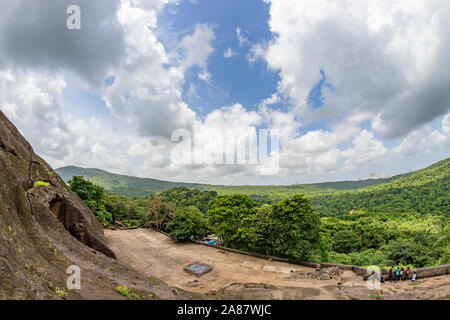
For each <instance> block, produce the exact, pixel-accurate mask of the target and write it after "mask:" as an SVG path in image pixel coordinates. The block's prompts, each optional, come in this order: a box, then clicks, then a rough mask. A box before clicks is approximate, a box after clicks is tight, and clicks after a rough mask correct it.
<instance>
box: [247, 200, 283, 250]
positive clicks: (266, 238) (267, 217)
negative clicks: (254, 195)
mask: <svg viewBox="0 0 450 320" xmlns="http://www.w3.org/2000/svg"><path fill="white" fill-rule="evenodd" d="M271 214H272V207H271V206H269V205H264V206H262V207H261V208H259V209H258V211H257V212H256V214H254V215H253V216H252V217H251V219H250V223H249V239H250V244H249V246H250V250H251V251H253V252H257V253H262V254H265V255H273V243H274V242H275V238H276V237H277V235H276V234H275V233H274V232H273V230H272V228H273V226H272V223H271V219H272V217H271Z"/></svg>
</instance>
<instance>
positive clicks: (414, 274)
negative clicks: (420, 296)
mask: <svg viewBox="0 0 450 320" xmlns="http://www.w3.org/2000/svg"><path fill="white" fill-rule="evenodd" d="M416 278H417V274H416V272H415V271H414V272H413V275H412V279H411V281H412V282H416V281H417V280H416Z"/></svg>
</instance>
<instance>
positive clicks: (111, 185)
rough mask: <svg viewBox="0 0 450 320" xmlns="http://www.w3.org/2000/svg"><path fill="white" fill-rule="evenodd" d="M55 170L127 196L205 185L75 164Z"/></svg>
mask: <svg viewBox="0 0 450 320" xmlns="http://www.w3.org/2000/svg"><path fill="white" fill-rule="evenodd" d="M56 172H57V173H58V174H59V175H60V176H61V178H62V179H64V181H66V182H67V181H69V180H70V179H71V178H72V177H73V176H81V177H84V178H86V179H88V180H89V181H91V182H92V183H94V184H96V185H98V186H100V187H103V188H105V189H106V190H108V191H111V192H113V193H116V194H121V195H126V196H128V197H145V196H149V195H152V194H155V193H158V192H161V191H165V190H168V189H172V188H178V187H182V186H184V187H187V188H190V189H202V190H203V189H205V186H206V185H200V184H195V183H182V182H170V181H163V180H157V179H150V178H138V177H131V176H126V175H120V174H114V173H110V172H107V171H104V170H100V169H90V168H88V169H85V168H80V167H75V166H68V167H63V168H59V169H56Z"/></svg>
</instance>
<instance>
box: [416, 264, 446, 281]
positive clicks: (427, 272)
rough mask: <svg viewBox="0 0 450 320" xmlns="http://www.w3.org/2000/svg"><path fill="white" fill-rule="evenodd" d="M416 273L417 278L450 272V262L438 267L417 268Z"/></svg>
mask: <svg viewBox="0 0 450 320" xmlns="http://www.w3.org/2000/svg"><path fill="white" fill-rule="evenodd" d="M416 274H417V279H420V278H427V277H436V276H442V275H444V274H450V264H446V265H443V266H436V267H427V268H418V269H417V270H416Z"/></svg>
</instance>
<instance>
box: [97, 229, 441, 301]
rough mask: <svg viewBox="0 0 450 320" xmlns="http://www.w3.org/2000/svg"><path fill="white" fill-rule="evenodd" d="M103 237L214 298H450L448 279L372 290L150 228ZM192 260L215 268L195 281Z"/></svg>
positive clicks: (121, 252) (144, 266)
mask: <svg viewBox="0 0 450 320" xmlns="http://www.w3.org/2000/svg"><path fill="white" fill-rule="evenodd" d="M105 237H106V240H107V244H108V245H109V246H110V248H111V249H112V250H113V251H114V252H115V254H116V255H117V258H118V259H119V261H121V262H123V263H126V264H128V265H129V266H131V267H132V268H134V269H136V270H138V271H140V272H141V273H143V274H144V275H146V276H148V277H152V278H153V277H155V278H158V279H160V280H161V281H164V282H165V283H167V284H169V285H170V286H174V287H178V288H181V289H184V290H187V291H191V292H196V293H207V294H208V296H211V297H215V298H238V299H368V297H369V295H370V294H376V297H377V298H387V299H389V298H390V297H391V298H392V297H393V296H395V297H396V298H405V299H417V298H428V299H436V298H446V297H450V276H442V277H439V278H440V279H438V278H432V279H424V280H423V281H422V282H420V283H419V284H417V285H413V284H412V283H411V282H409V281H406V282H403V283H398V284H397V283H396V284H390V283H388V284H385V285H383V286H382V289H381V291H377V292H374V291H369V290H368V289H367V286H366V282H365V281H363V280H362V279H361V277H358V276H357V275H355V274H354V273H353V272H352V271H345V272H344V273H343V274H341V276H340V277H337V278H336V279H333V280H316V279H305V277H304V275H305V274H306V273H309V272H312V273H314V272H315V270H314V269H312V268H307V267H302V266H297V265H292V264H288V263H282V262H275V261H269V260H266V259H260V258H255V257H251V256H246V255H241V254H237V253H233V252H228V251H222V250H217V249H214V248H210V247H206V246H201V245H197V244H194V243H186V244H180V243H175V242H174V241H172V240H171V239H170V238H168V237H166V236H165V235H163V234H161V233H158V232H156V231H153V230H148V229H134V230H122V231H118V230H114V231H113V230H105ZM195 261H199V262H201V263H206V264H209V265H211V266H212V267H213V270H212V271H211V272H209V273H207V274H205V275H203V276H201V277H199V278H197V277H195V276H192V275H189V274H187V273H186V272H185V271H184V270H183V267H184V266H185V265H187V264H189V263H192V262H195ZM371 297H372V298H373V297H374V296H373V295H372V296H371Z"/></svg>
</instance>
